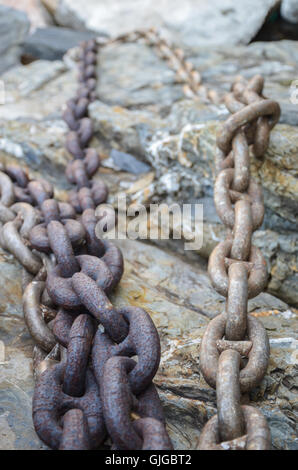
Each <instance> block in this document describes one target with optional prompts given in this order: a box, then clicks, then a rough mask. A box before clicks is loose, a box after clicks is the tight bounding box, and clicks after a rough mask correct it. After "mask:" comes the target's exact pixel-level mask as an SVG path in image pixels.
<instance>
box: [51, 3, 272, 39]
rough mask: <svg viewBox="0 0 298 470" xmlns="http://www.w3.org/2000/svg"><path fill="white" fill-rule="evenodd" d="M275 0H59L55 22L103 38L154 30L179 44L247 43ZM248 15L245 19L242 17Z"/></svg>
mask: <svg viewBox="0 0 298 470" xmlns="http://www.w3.org/2000/svg"><path fill="white" fill-rule="evenodd" d="M278 3H279V2H278V1H276V0H262V2H259V1H258V0H249V1H245V2H235V1H233V0H224V1H223V0H209V1H208V2H205V1H204V0H199V1H198V0H184V2H180V1H178V0H175V1H174V0H162V1H160V2H152V1H151V0H142V1H141V0H125V1H123V0H114V1H113V3H112V4H111V2H109V1H107V0H105V1H101V2H98V1H97V0H85V1H84V2H81V1H80V0H60V1H59V2H57V3H56V5H54V17H55V20H56V21H57V22H58V24H61V25H63V26H71V27H74V28H76V29H79V30H82V29H90V30H94V31H97V32H98V33H101V34H106V35H108V36H110V35H112V36H114V35H118V34H122V33H126V32H128V31H133V30H135V29H142V28H148V27H152V26H155V27H157V28H163V29H164V30H165V32H166V33H167V35H168V36H169V37H170V38H172V39H173V40H174V41H175V42H177V43H178V44H179V45H181V44H184V45H188V46H196V45H199V44H200V45H210V44H227V43H228V44H248V43H249V42H250V40H251V39H252V38H253V37H254V36H255V35H256V33H257V32H258V31H259V29H260V28H261V26H262V24H263V23H264V21H265V19H266V17H267V15H268V14H269V13H270V11H271V10H272V9H273V8H274V7H276V6H277V5H278ZM248 17H249V21H247V18H248Z"/></svg>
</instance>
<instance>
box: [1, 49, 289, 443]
mask: <svg viewBox="0 0 298 470" xmlns="http://www.w3.org/2000/svg"><path fill="white" fill-rule="evenodd" d="M128 46H130V47H128ZM131 46H134V47H131ZM144 47H145V46H143V45H117V46H113V48H112V47H110V48H107V49H106V50H104V51H103V53H102V54H101V55H100V58H99V67H101V69H102V71H101V74H100V77H101V80H100V82H99V85H98V94H99V97H100V100H98V101H96V102H94V103H93V104H92V106H91V107H90V112H91V114H92V118H93V119H94V125H95V129H96V135H95V137H94V138H93V140H92V142H91V145H92V146H94V147H96V148H98V149H99V151H100V152H101V155H102V158H103V164H104V167H103V168H102V169H101V170H100V173H101V177H102V178H104V179H105V181H106V182H107V184H108V186H109V187H110V188H111V194H110V202H111V203H114V202H115V200H116V197H117V195H118V194H119V193H123V192H124V193H126V194H127V196H128V197H129V199H130V201H132V202H135V201H139V202H143V203H145V204H148V203H150V202H152V201H155V200H158V201H169V202H173V201H178V202H189V201H198V202H203V204H204V211H205V212H204V218H205V220H204V222H205V224H204V244H203V248H202V250H200V251H199V253H194V252H193V253H189V254H187V256H186V252H183V240H182V241H179V240H173V241H169V242H168V241H165V242H164V243H162V242H161V241H160V242H159V243H160V246H159V247H154V246H152V245H150V244H149V243H141V242H137V241H130V240H123V241H118V244H119V246H120V247H121V248H122V250H123V253H124V258H125V273H124V276H123V279H122V281H121V283H120V285H119V287H118V289H117V290H116V292H115V293H114V294H113V298H112V300H113V303H114V304H115V305H116V306H121V305H122V306H123V305H136V306H140V307H143V308H145V309H146V310H147V311H148V312H149V314H150V315H151V316H152V318H153V320H154V322H155V324H156V326H157V328H158V330H159V333H160V337H161V343H162V360H161V366H160V369H159V372H158V374H157V376H156V378H155V383H156V385H157V386H158V390H159V393H160V396H161V399H162V401H163V405H164V408H165V412H166V417H167V423H168V428H169V432H170V434H171V437H172V439H173V442H174V446H175V448H176V449H193V448H195V446H196V443H197V440H198V437H199V435H200V432H201V430H202V427H203V425H204V423H205V422H206V421H207V419H208V418H209V417H211V416H212V415H213V414H214V412H215V411H216V406H215V403H216V400H215V392H214V391H213V390H212V389H211V388H210V387H208V386H207V384H206V383H205V381H204V379H203V378H202V375H201V373H200V370H199V354H198V348H199V345H200V342H201V339H202V335H203V333H204V331H205V328H206V326H207V324H208V322H209V320H210V319H211V318H213V317H214V316H215V315H217V314H219V313H220V312H221V311H222V309H223V305H224V299H223V298H222V297H221V296H220V295H218V294H217V293H216V292H215V291H214V289H213V288H212V287H211V285H210V281H209V279H208V276H207V273H206V257H207V256H208V254H209V253H210V251H211V249H212V247H213V246H214V245H215V244H216V243H217V242H218V241H219V240H220V239H222V238H223V237H224V232H223V227H222V225H221V224H220V223H219V220H218V218H217V216H216V213H215V210H214V205H213V201H212V188H213V175H212V172H213V154H214V143H215V134H216V131H217V129H218V126H219V125H220V123H219V122H218V121H219V120H222V119H225V118H226V116H227V113H226V111H225V109H224V107H223V106H222V105H219V106H215V105H212V104H210V103H208V102H205V101H202V100H197V101H191V100H189V99H185V97H184V95H183V93H182V91H181V86H180V85H179V84H177V83H175V80H174V75H173V73H172V71H171V70H170V69H169V68H168V67H167V66H166V65H165V64H164V63H163V62H162V61H161V60H160V59H159V58H157V57H156V56H155V55H154V54H153V52H152V51H151V50H150V49H149V50H148V51H147V54H146V53H145V51H144ZM151 53H152V54H151ZM187 55H188V56H189V57H190V58H191V60H192V61H193V62H194V63H196V66H198V67H199V69H200V71H201V72H202V75H203V81H204V84H206V85H207V86H208V87H214V88H215V89H217V90H218V91H219V92H220V93H222V92H223V90H227V89H228V88H229V86H230V83H231V80H232V79H233V77H234V76H235V75H237V74H238V73H239V72H242V73H243V74H244V75H245V76H247V77H249V76H252V75H253V74H254V73H262V74H263V75H265V78H266V79H267V84H266V90H265V93H266V94H267V95H268V96H270V97H274V98H276V99H278V101H279V102H280V103H281V104H282V108H283V115H282V124H279V125H278V126H277V127H276V129H275V130H274V132H273V133H272V137H271V143H270V148H269V150H268V152H267V154H266V158H265V159H264V160H261V161H260V162H259V163H257V162H255V161H252V172H253V174H254V175H255V177H256V178H262V184H263V186H264V188H265V203H266V220H265V222H264V225H263V227H262V230H260V231H258V232H257V234H256V235H255V243H256V244H258V246H260V247H261V249H262V251H263V252H264V254H265V256H266V258H267V261H269V268H270V274H271V277H270V283H269V291H268V292H265V293H263V294H261V295H259V296H258V297H257V298H255V299H252V300H250V302H249V311H250V312H251V313H252V314H253V315H255V316H257V317H258V318H259V319H260V320H261V321H262V322H263V324H264V325H265V327H266V329H267V332H268V334H269V338H270V345H271V358H270V365H269V368H268V372H267V374H266V376H265V378H264V380H263V381H262V383H261V384H260V386H259V387H258V388H257V389H256V390H254V391H253V392H252V393H251V399H252V400H253V403H254V404H255V405H256V406H258V407H260V408H261V409H262V411H263V412H264V414H265V415H266V417H267V418H268V421H269V425H270V429H271V432H272V437H273V445H274V448H276V449H297V448H298V445H297V440H296V429H295V418H296V415H297V399H296V395H295V393H296V390H297V375H295V374H297V341H298V338H297V335H296V333H295V332H297V330H298V329H297V310H296V309H295V308H293V305H294V304H295V302H296V300H295V299H297V297H295V296H296V295H297V294H296V290H297V289H296V285H297V281H296V276H297V268H296V266H297V235H296V231H295V230H296V224H297V212H296V208H297V186H296V185H297V158H296V155H297V151H298V141H297V124H298V123H297V107H295V105H292V104H291V103H290V101H289V85H290V82H291V79H292V77H293V76H295V74H296V72H298V70H297V57H298V46H297V45H296V43H292V42H288V41H285V42H282V43H278V44H273V43H268V44H260V43H259V44H252V45H250V46H248V47H244V46H239V47H233V48H228V47H226V48H218V49H216V48H215V49H213V50H211V49H210V50H206V49H205V48H202V49H201V48H193V49H187ZM130 67H133V69H132V70H131V68H130ZM119 70H121V74H119ZM120 75H121V76H120ZM3 77H4V80H5V86H6V90H7V93H6V103H5V104H4V105H2V106H0V161H1V162H2V161H14V162H15V161H17V162H19V163H20V164H21V165H24V166H25V167H27V168H28V169H29V171H30V174H31V175H36V176H38V175H42V176H43V177H45V178H47V179H49V180H50V181H51V182H52V183H54V185H55V188H56V189H55V195H56V196H57V197H58V198H60V199H61V200H65V198H66V191H67V189H68V185H67V184H66V182H65V178H64V175H63V171H64V168H65V165H66V163H67V161H68V160H69V158H70V157H69V155H67V153H66V151H65V149H64V136H65V132H66V126H65V124H64V123H63V121H62V120H61V114H62V109H63V108H62V104H63V103H64V102H65V101H66V100H67V99H68V98H69V97H70V96H72V95H73V92H74V89H75V87H76V85H75V78H76V72H75V71H74V69H73V68H72V65H71V62H70V61H69V60H67V61H66V62H65V61H64V62H63V61H55V62H48V61H36V62H34V63H32V64H30V65H29V66H19V67H15V68H14V69H12V70H10V71H8V72H7V73H6V74H4V76H3ZM149 77H153V79H152V78H151V79H150V78H149ZM295 110H296V115H295ZM113 149H114V151H115V150H116V151H118V152H125V153H126V154H129V155H130V156H133V157H135V158H138V159H139V160H140V162H141V161H142V162H145V163H146V164H147V165H150V171H149V172H146V173H145V174H142V175H135V174H133V173H128V172H124V171H123V170H122V171H119V167H117V165H115V167H114V166H113V163H115V162H114V160H113V159H112V158H111V152H112V150H113ZM96 177H99V174H97V175H96ZM180 253H181V254H180ZM182 255H183V256H182ZM272 294H274V295H272ZM0 324H1V327H2V328H1V329H0V331H1V336H0V341H2V342H3V343H4V350H3V344H2V343H0V357H1V358H2V359H1V358H0V362H1V363H2V364H0V374H1V375H0V447H1V448H6V449H12V448H16V449H39V448H44V446H43V445H42V444H41V443H40V441H39V440H38V438H37V437H36V435H35V433H34V430H33V426H32V420H31V396H32V388H33V378H32V359H31V358H32V348H33V343H32V340H31V339H30V336H29V334H28V332H27V329H26V327H25V325H24V322H23V318H22V309H21V269H20V266H19V265H18V263H17V262H16V261H15V260H14V259H13V258H12V257H11V256H10V255H8V254H7V253H5V252H3V251H1V252H0ZM1 346H2V347H1Z"/></svg>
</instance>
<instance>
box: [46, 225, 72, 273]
mask: <svg viewBox="0 0 298 470" xmlns="http://www.w3.org/2000/svg"><path fill="white" fill-rule="evenodd" d="M47 232H48V237H49V244H50V247H51V249H52V251H53V253H54V254H55V257H56V259H57V263H58V265H59V268H60V272H61V274H62V276H63V277H70V276H71V275H72V274H74V273H75V272H77V271H78V270H79V264H78V262H77V260H76V257H75V255H74V252H73V248H72V245H71V241H70V238H69V236H68V234H67V231H66V228H65V227H64V226H63V225H62V224H61V223H60V222H58V221H55V220H52V221H51V222H50V223H49V225H48V227H47Z"/></svg>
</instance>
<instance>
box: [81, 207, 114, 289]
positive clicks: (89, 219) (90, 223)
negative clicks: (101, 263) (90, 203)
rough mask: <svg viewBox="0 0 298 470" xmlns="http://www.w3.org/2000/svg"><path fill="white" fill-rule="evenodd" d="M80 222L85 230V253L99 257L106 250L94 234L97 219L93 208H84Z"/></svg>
mask: <svg viewBox="0 0 298 470" xmlns="http://www.w3.org/2000/svg"><path fill="white" fill-rule="evenodd" d="M81 222H82V224H83V227H84V229H85V232H86V249H87V253H88V254H89V255H92V256H98V257H100V258H101V257H102V256H103V255H104V254H105V251H106V250H105V245H104V244H103V242H102V241H101V240H100V239H99V238H98V237H97V236H96V234H95V228H96V224H97V222H98V219H97V218H96V216H95V211H94V210H93V209H86V210H84V212H83V214H82V218H81ZM121 274H122V273H121ZM119 280H120V279H119Z"/></svg>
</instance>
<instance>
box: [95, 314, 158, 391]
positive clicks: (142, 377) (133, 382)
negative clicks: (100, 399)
mask: <svg viewBox="0 0 298 470" xmlns="http://www.w3.org/2000/svg"><path fill="white" fill-rule="evenodd" d="M118 312H119V314H120V315H122V316H123V317H124V319H125V320H126V321H127V323H128V325H129V331H128V334H127V336H126V338H125V339H124V341H122V342H121V343H119V344H114V343H113V341H112V340H111V339H110V338H109V336H108V335H107V334H105V333H102V332H101V331H100V330H98V331H97V333H96V335H95V338H94V344H93V348H92V362H93V368H94V373H95V376H96V379H97V381H98V383H100V380H101V377H102V375H103V370H104V366H105V363H106V361H107V360H108V359H109V358H110V357H112V356H128V357H132V356H135V355H137V356H138V362H137V365H136V366H135V367H134V368H133V369H132V371H130V372H129V374H128V379H129V383H130V387H131V390H132V392H133V393H134V394H138V393H140V392H142V391H143V390H144V389H145V388H146V387H147V386H148V385H149V384H150V383H151V381H152V379H153V377H154V376H155V374H156V372H157V369H158V366H159V361H160V342H159V337H158V333H157V331H156V328H155V325H154V323H153V322H152V320H151V318H150V316H149V315H148V314H147V312H145V311H144V310H143V309H141V308H137V307H127V308H122V309H120V310H118Z"/></svg>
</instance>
